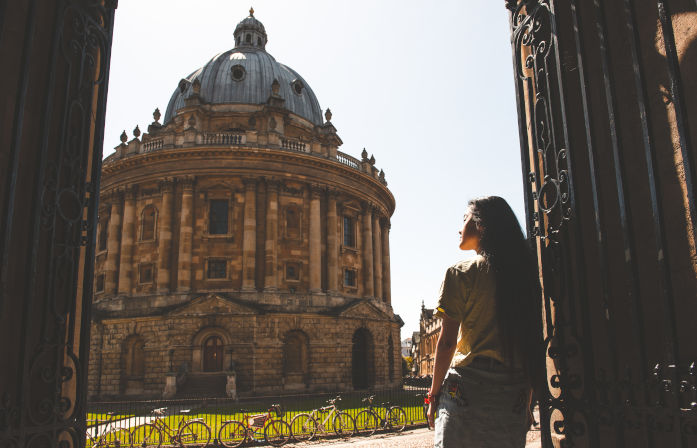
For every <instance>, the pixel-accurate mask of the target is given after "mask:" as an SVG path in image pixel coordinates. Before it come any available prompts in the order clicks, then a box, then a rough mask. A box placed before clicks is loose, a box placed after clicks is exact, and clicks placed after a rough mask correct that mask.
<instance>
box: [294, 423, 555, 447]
mask: <svg viewBox="0 0 697 448" xmlns="http://www.w3.org/2000/svg"><path fill="white" fill-rule="evenodd" d="M293 446H296V447H298V448H324V447H327V448H349V447H350V448H353V447H360V448H378V447H379V448H431V447H433V431H429V430H428V429H426V428H418V429H411V430H407V431H404V432H403V433H401V434H394V433H387V434H376V435H374V436H372V437H353V438H351V439H350V440H344V439H337V440H319V441H316V442H305V443H295V444H293ZM540 446H541V445H540V430H539V429H535V430H532V431H529V432H528V442H527V444H526V445H525V448H540Z"/></svg>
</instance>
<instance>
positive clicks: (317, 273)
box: [310, 185, 322, 293]
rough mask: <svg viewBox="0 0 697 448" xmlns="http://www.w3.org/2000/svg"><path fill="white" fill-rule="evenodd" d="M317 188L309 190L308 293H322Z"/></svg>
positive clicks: (318, 194) (313, 187) (320, 229)
mask: <svg viewBox="0 0 697 448" xmlns="http://www.w3.org/2000/svg"><path fill="white" fill-rule="evenodd" d="M320 195H321V190H320V189H319V187H316V186H314V185H313V186H312V187H311V190H310V292H314V293H317V292H322V227H321V221H320V204H319V200H320Z"/></svg>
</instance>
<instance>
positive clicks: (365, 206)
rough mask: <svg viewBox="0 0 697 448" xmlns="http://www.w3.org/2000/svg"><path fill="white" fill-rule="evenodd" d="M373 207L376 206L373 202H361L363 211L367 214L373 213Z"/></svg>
mask: <svg viewBox="0 0 697 448" xmlns="http://www.w3.org/2000/svg"><path fill="white" fill-rule="evenodd" d="M373 207H374V205H373V203H372V202H368V201H363V202H361V211H362V212H363V213H366V214H367V213H371V212H372V211H373Z"/></svg>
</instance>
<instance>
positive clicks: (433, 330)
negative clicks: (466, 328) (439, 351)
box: [412, 302, 441, 375]
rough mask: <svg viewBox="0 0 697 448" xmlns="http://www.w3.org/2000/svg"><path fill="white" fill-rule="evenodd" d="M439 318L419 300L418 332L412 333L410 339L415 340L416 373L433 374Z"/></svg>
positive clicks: (439, 325) (439, 324)
mask: <svg viewBox="0 0 697 448" xmlns="http://www.w3.org/2000/svg"><path fill="white" fill-rule="evenodd" d="M440 327H441V320H440V319H439V318H437V317H434V316H433V309H432V308H426V306H425V305H424V303H423V302H421V317H420V318H419V332H418V337H417V333H414V335H413V336H412V340H414V341H416V342H415V350H414V355H413V356H414V365H415V366H416V368H415V370H416V371H415V372H414V373H415V374H416V375H433V367H434V363H435V354H436V343H437V342H438V335H439V334H440Z"/></svg>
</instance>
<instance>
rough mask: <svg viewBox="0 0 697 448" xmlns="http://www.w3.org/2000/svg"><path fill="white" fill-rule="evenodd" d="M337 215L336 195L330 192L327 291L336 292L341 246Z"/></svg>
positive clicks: (328, 205)
mask: <svg viewBox="0 0 697 448" xmlns="http://www.w3.org/2000/svg"><path fill="white" fill-rule="evenodd" d="M337 228H338V223H337V214H336V193H335V192H333V191H330V192H329V200H328V204H327V289H328V290H329V291H331V292H336V291H337V290H338V289H339V285H338V275H339V244H338V238H337V237H338V235H337V232H338V230H337Z"/></svg>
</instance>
